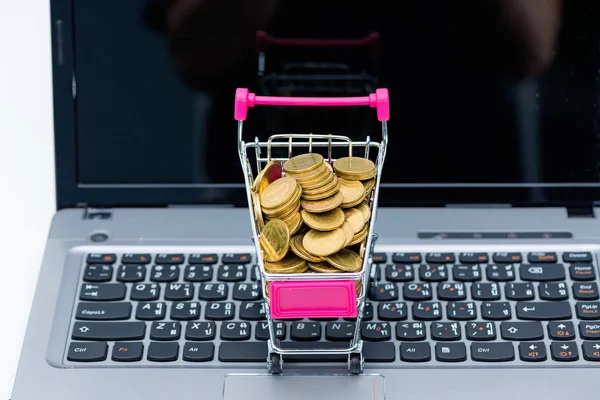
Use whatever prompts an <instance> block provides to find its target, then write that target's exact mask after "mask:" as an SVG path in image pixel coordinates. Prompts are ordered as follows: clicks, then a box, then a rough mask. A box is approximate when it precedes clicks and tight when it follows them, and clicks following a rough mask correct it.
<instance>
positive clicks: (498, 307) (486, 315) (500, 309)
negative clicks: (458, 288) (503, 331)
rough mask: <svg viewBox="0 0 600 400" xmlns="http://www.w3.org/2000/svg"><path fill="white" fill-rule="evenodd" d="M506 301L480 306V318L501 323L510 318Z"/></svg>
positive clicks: (510, 314)
mask: <svg viewBox="0 0 600 400" xmlns="http://www.w3.org/2000/svg"><path fill="white" fill-rule="evenodd" d="M510 310H511V305H510V303H509V302H508V301H494V302H486V303H483V304H482V305H481V317H482V318H483V319H487V320H491V321H503V320H507V319H510V318H511V316H512V313H511V311H510Z"/></svg>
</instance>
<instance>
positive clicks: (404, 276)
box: [385, 264, 415, 282]
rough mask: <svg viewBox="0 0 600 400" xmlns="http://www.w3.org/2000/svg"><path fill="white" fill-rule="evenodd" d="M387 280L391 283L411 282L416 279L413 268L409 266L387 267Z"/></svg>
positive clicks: (392, 265) (393, 265)
mask: <svg viewBox="0 0 600 400" xmlns="http://www.w3.org/2000/svg"><path fill="white" fill-rule="evenodd" d="M385 279H387V280H388V281H390V282H410V281H412V280H413V279H415V273H414V269H413V266H412V265H408V264H390V265H386V267H385Z"/></svg>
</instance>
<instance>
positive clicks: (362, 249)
mask: <svg viewBox="0 0 600 400" xmlns="http://www.w3.org/2000/svg"><path fill="white" fill-rule="evenodd" d="M366 250H367V241H366V240H363V241H362V243H361V244H360V250H359V252H358V255H359V256H361V258H362V257H364V256H365V251H366Z"/></svg>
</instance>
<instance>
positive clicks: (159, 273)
mask: <svg viewBox="0 0 600 400" xmlns="http://www.w3.org/2000/svg"><path fill="white" fill-rule="evenodd" d="M178 279H179V265H155V266H153V267H152V271H151V272H150V280H151V281H154V282H175V281H177V280H178Z"/></svg>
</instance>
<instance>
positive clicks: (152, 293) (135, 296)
mask: <svg viewBox="0 0 600 400" xmlns="http://www.w3.org/2000/svg"><path fill="white" fill-rule="evenodd" d="M159 297H160V286H158V284H156V283H138V284H137V285H134V286H132V288H131V296H130V298H131V300H137V301H152V300H158V298H159Z"/></svg>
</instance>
